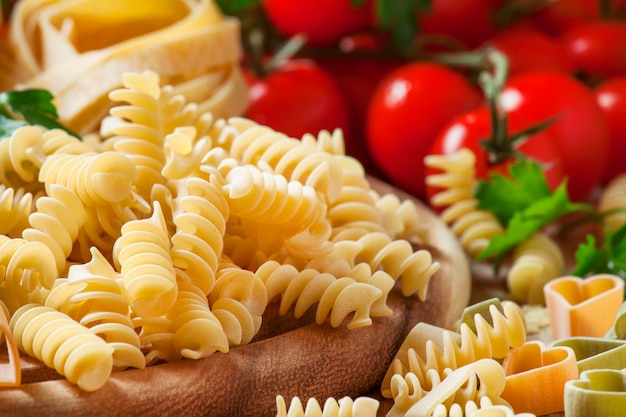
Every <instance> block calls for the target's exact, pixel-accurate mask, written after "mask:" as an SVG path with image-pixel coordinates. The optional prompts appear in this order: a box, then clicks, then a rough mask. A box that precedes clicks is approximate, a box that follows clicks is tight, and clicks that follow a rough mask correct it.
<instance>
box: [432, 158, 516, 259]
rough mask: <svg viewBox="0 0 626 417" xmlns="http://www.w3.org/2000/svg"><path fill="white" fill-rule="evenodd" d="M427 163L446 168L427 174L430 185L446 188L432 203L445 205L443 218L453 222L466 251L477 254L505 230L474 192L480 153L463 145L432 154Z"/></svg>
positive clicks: (451, 226)
mask: <svg viewBox="0 0 626 417" xmlns="http://www.w3.org/2000/svg"><path fill="white" fill-rule="evenodd" d="M424 163H425V164H426V166H428V167H430V168H436V169H439V170H441V171H443V172H442V173H437V174H431V175H429V176H428V177H427V178H426V183H427V184H428V185H430V186H432V187H437V188H441V189H442V190H441V191H439V192H437V193H436V194H435V195H434V196H432V197H431V199H430V204H431V205H432V206H433V207H435V208H442V209H443V210H442V211H441V213H440V218H441V219H442V220H443V221H444V222H445V223H446V224H447V225H449V226H450V228H451V229H452V232H453V233H454V234H455V235H456V236H457V237H458V238H459V241H460V242H461V246H462V247H463V248H464V249H465V251H466V252H467V253H468V254H469V255H470V256H471V257H474V258H475V257H476V256H478V255H479V254H480V253H481V252H482V251H483V250H485V249H486V248H487V246H488V245H489V242H490V241H491V239H492V238H493V237H495V236H498V235H501V234H503V233H504V228H503V227H502V225H501V224H500V222H499V221H498V219H497V218H496V217H495V216H494V215H493V214H492V213H491V212H488V211H485V210H480V209H478V208H477V204H478V201H477V200H476V198H475V197H474V195H473V189H474V186H475V184H476V171H475V166H474V165H475V163H476V157H475V156H474V154H473V153H472V151H471V150H469V149H467V148H463V149H461V150H459V151H457V152H455V153H453V154H450V155H428V156H427V157H426V158H425V159H424Z"/></svg>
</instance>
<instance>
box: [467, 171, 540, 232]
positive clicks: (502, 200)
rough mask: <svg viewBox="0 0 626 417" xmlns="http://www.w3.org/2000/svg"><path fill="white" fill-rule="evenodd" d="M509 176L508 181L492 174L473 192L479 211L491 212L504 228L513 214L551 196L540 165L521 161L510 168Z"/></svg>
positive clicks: (499, 175) (479, 183)
mask: <svg viewBox="0 0 626 417" xmlns="http://www.w3.org/2000/svg"><path fill="white" fill-rule="evenodd" d="M509 173H510V175H511V177H510V178H509V177H505V176H504V175H502V174H495V173H494V174H492V175H491V176H490V180H489V181H488V182H487V181H479V182H478V184H477V186H476V189H475V190H474V195H475V196H476V198H477V199H478V208H479V209H482V210H488V211H491V212H493V214H494V215H495V216H496V217H497V218H498V220H500V223H502V224H504V225H506V224H507V223H508V222H509V220H510V219H511V218H512V217H513V216H514V214H515V213H517V212H519V211H520V210H524V209H525V208H526V207H528V206H529V205H531V204H533V203H534V202H535V201H537V200H539V199H542V198H544V197H548V196H550V194H552V192H551V191H550V188H549V187H548V184H547V183H546V180H545V176H544V173H543V170H542V169H541V166H540V165H539V164H538V163H536V162H534V161H531V160H526V159H520V160H518V161H516V162H515V163H514V164H512V165H511V166H510V167H509Z"/></svg>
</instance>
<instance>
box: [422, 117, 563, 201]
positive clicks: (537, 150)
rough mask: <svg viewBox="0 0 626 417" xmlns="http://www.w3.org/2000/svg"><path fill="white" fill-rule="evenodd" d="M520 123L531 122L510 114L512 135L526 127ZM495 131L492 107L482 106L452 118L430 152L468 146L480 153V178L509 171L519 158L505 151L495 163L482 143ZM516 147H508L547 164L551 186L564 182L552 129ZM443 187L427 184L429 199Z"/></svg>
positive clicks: (437, 153)
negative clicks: (550, 134) (516, 158)
mask: <svg viewBox="0 0 626 417" xmlns="http://www.w3.org/2000/svg"><path fill="white" fill-rule="evenodd" d="M520 126H528V122H527V121H525V120H521V119H520V118H514V119H511V118H509V119H508V123H507V133H508V134H509V136H510V135H514V134H517V133H520V132H521V130H522V129H520V128H519V127H520ZM492 135H493V126H492V123H491V115H490V112H489V109H488V108H487V107H479V108H477V109H474V110H470V111H468V112H465V113H462V114H460V115H458V116H457V117H455V118H453V119H452V120H451V121H450V122H448V123H447V124H446V125H445V126H444V128H443V129H442V130H441V132H440V133H439V135H438V136H437V139H436V140H435V142H434V143H433V145H432V147H431V149H430V152H429V154H431V155H450V154H452V153H454V152H456V151H458V150H459V149H461V148H468V149H470V150H471V151H472V152H473V153H474V155H475V156H476V176H477V178H479V179H487V178H488V176H489V174H491V173H499V174H503V175H508V169H509V165H510V164H511V163H512V162H513V161H514V160H515V158H514V157H513V156H512V155H508V154H507V153H506V152H504V153H503V156H502V159H501V160H498V162H496V163H495V164H494V163H491V158H490V156H489V154H488V152H487V151H486V150H485V148H484V146H483V145H482V144H481V142H482V141H484V140H487V139H489V138H491V137H492ZM512 148H513V149H508V151H517V152H519V153H520V154H522V155H525V156H526V157H528V158H529V159H532V160H535V161H537V162H538V163H540V164H542V165H543V167H544V168H545V174H546V181H547V183H548V185H549V186H550V189H552V190H554V189H556V188H557V187H558V186H559V185H560V184H561V182H562V181H563V178H564V172H563V164H562V160H561V155H560V152H559V150H558V149H557V147H556V146H555V144H554V141H553V140H552V138H551V137H550V136H549V134H548V133H546V132H545V131H541V132H539V133H535V134H533V135H531V136H528V137H527V138H526V139H525V140H524V141H522V142H520V143H519V145H518V146H513V147H512ZM492 156H493V155H492ZM434 172H435V170H433V169H431V168H428V169H427V170H426V175H427V176H428V175H430V174H432V173H434ZM439 191H440V190H439V189H437V188H434V187H431V186H427V187H426V195H427V197H428V199H430V198H431V197H432V196H433V195H435V194H436V193H437V192H439Z"/></svg>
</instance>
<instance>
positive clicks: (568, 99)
mask: <svg viewBox="0 0 626 417" xmlns="http://www.w3.org/2000/svg"><path fill="white" fill-rule="evenodd" d="M500 103H501V106H502V108H503V110H504V111H506V112H507V113H508V114H509V115H510V117H511V119H514V118H517V117H520V118H522V117H523V118H524V119H525V120H527V121H528V123H529V124H530V125H536V124H537V123H540V122H543V121H546V120H548V119H551V118H556V119H554V123H552V124H551V125H550V126H549V127H548V128H547V129H546V132H547V133H549V134H550V136H551V137H552V138H553V140H554V142H555V144H556V146H557V148H558V149H559V151H560V153H561V158H562V160H563V167H564V170H565V174H566V176H567V177H568V191H569V193H570V197H571V198H572V199H573V200H582V199H584V198H585V197H587V196H588V194H589V193H590V192H591V191H592V189H593V188H594V187H596V186H597V185H598V184H599V183H600V182H601V180H602V179H603V178H604V173H605V170H606V164H607V161H608V156H609V155H608V152H609V130H608V123H607V120H606V116H605V115H604V113H603V112H602V109H601V108H600V106H599V105H598V104H597V102H596V99H595V97H594V95H593V93H592V92H591V90H589V89H588V88H587V86H586V85H584V84H583V83H582V82H580V81H578V80H576V79H575V78H574V77H573V76H570V75H568V74H564V73H559V72H549V71H536V72H527V73H525V74H522V75H519V76H517V77H513V78H511V79H510V80H509V81H508V82H507V84H506V85H505V87H504V89H503V90H502V93H501V95H500ZM522 128H523V126H522Z"/></svg>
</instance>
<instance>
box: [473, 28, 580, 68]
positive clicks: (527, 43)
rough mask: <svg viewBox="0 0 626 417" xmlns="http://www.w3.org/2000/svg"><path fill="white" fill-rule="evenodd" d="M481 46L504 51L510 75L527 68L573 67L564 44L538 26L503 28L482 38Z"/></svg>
mask: <svg viewBox="0 0 626 417" xmlns="http://www.w3.org/2000/svg"><path fill="white" fill-rule="evenodd" d="M483 47H491V48H495V49H497V50H499V51H500V52H502V53H503V54H504V55H506V57H507V59H508V60H509V72H508V76H509V78H510V77H514V76H515V75H518V74H521V73H524V72H528V71H538V70H554V71H561V72H568V73H572V72H573V71H574V61H573V60H572V58H571V57H570V56H569V54H568V53H567V51H566V50H565V48H564V47H563V45H561V43H560V42H559V41H558V40H557V39H554V38H551V37H549V36H547V35H545V34H543V33H541V32H539V31H538V30H531V29H514V30H505V31H503V32H500V33H498V34H497V35H495V36H494V37H492V38H491V39H490V40H488V41H487V42H485V43H484V44H483Z"/></svg>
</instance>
